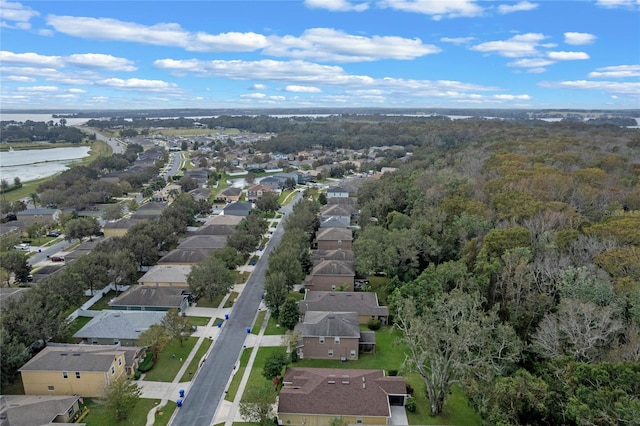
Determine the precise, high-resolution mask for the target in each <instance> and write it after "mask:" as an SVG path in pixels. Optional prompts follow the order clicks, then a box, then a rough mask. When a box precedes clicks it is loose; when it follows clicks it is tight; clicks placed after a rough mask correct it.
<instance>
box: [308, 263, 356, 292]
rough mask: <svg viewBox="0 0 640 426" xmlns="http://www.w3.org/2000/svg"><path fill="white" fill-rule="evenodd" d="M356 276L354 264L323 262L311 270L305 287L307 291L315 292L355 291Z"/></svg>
mask: <svg viewBox="0 0 640 426" xmlns="http://www.w3.org/2000/svg"><path fill="white" fill-rule="evenodd" d="M355 276H356V273H355V270H354V266H353V262H342V261H340V260H323V261H321V262H319V263H318V264H316V265H315V266H314V267H313V268H312V269H311V272H310V273H309V275H308V276H307V278H306V279H305V282H304V286H305V288H306V289H307V290H313V291H329V290H335V289H342V290H345V291H353V287H354V284H355Z"/></svg>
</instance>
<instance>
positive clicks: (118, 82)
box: [96, 78, 177, 91]
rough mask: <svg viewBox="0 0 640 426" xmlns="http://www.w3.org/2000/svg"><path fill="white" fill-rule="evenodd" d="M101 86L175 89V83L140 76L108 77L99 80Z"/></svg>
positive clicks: (132, 88) (145, 89) (134, 88)
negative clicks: (124, 78) (127, 77)
mask: <svg viewBox="0 0 640 426" xmlns="http://www.w3.org/2000/svg"><path fill="white" fill-rule="evenodd" d="M96 84H98V85H100V86H108V87H113V88H114V89H125V90H142V91H165V90H171V89H175V88H176V87H177V86H176V85H175V84H174V83H167V82H165V81H161V80H144V79H139V78H129V79H127V80H123V79H121V78H107V79H104V80H100V81H97V82H96Z"/></svg>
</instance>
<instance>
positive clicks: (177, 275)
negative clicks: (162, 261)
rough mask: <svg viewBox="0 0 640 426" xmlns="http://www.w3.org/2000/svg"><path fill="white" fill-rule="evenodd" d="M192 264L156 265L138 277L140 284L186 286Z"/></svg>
mask: <svg viewBox="0 0 640 426" xmlns="http://www.w3.org/2000/svg"><path fill="white" fill-rule="evenodd" d="M189 273H191V265H154V266H152V267H151V268H150V269H149V270H148V271H147V272H146V273H145V274H144V275H143V276H142V277H140V278H139V279H138V284H140V285H155V286H168V287H173V286H177V287H186V286H188V285H189V284H188V283H187V277H188V276H189Z"/></svg>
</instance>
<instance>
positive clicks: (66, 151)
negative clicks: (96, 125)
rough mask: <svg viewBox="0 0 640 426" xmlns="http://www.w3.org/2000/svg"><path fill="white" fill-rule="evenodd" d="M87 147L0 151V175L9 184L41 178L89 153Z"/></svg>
mask: <svg viewBox="0 0 640 426" xmlns="http://www.w3.org/2000/svg"><path fill="white" fill-rule="evenodd" d="M89 149H90V148H89V147H88V146H82V147H67V148H51V149H25V150H16V151H5V152H2V153H0V176H1V177H2V179H6V180H7V181H8V182H9V183H10V184H13V180H14V179H15V178H16V177H19V178H20V180H21V181H22V182H28V181H30V180H36V179H42V178H45V177H49V176H53V175H55V174H58V173H60V172H63V171H65V170H67V169H68V168H69V165H71V164H72V163H74V162H77V161H79V160H81V159H82V158H84V157H87V156H88V155H89Z"/></svg>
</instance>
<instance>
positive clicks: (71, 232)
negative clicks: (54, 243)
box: [64, 217, 100, 241]
mask: <svg viewBox="0 0 640 426" xmlns="http://www.w3.org/2000/svg"><path fill="white" fill-rule="evenodd" d="M99 230H100V225H99V224H98V221H97V220H96V219H95V218H93V217H80V218H76V219H71V220H69V221H68V222H67V223H66V225H65V232H64V234H65V236H64V237H65V239H66V240H67V241H72V240H82V239H83V238H85V237H91V236H92V235H95V234H96V232H98V231H99Z"/></svg>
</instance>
